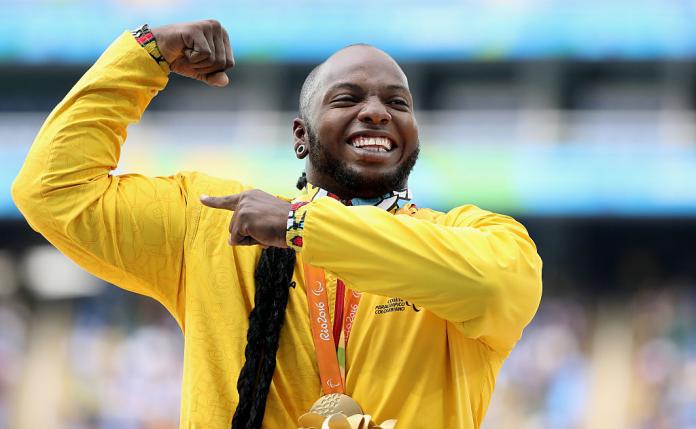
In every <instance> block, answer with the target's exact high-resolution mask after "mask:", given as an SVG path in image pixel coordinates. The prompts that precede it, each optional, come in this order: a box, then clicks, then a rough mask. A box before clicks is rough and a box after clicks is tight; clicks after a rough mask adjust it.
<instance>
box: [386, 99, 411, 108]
mask: <svg viewBox="0 0 696 429" xmlns="http://www.w3.org/2000/svg"><path fill="white" fill-rule="evenodd" d="M389 103H390V104H396V105H399V106H406V107H408V102H407V101H406V100H404V99H401V98H394V99H392V100H389Z"/></svg>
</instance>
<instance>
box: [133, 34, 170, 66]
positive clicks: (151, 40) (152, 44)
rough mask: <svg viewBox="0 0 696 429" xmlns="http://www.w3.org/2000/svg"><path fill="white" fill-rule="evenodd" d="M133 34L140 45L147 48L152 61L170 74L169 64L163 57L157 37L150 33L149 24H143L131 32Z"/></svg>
mask: <svg viewBox="0 0 696 429" xmlns="http://www.w3.org/2000/svg"><path fill="white" fill-rule="evenodd" d="M131 34H133V37H135V40H136V41H137V42H138V43H139V44H140V46H142V47H143V48H145V50H146V51H147V53H148V54H150V56H151V57H152V59H154V60H155V61H157V64H159V65H160V67H162V70H164V71H165V72H166V73H169V64H168V63H167V60H165V59H164V57H163V56H162V53H161V52H160V50H159V46H157V40H155V35H154V34H152V31H150V27H149V26H148V25H147V24H143V25H142V26H141V27H140V28H138V29H136V30H133V31H131Z"/></svg>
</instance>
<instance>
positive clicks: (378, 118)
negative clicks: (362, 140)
mask: <svg viewBox="0 0 696 429" xmlns="http://www.w3.org/2000/svg"><path fill="white" fill-rule="evenodd" d="M358 119H359V120H360V122H367V123H372V124H375V125H377V124H379V125H386V124H388V123H389V122H391V120H392V117H391V114H390V113H389V111H388V110H387V107H386V106H385V105H384V103H382V100H380V99H379V97H369V98H368V99H367V100H366V101H365V104H364V106H363V108H362V110H360V113H358Z"/></svg>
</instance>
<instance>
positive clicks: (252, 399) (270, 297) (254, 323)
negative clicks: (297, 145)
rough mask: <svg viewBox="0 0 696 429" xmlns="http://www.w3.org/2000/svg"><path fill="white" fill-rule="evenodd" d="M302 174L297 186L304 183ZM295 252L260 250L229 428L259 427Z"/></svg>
mask: <svg viewBox="0 0 696 429" xmlns="http://www.w3.org/2000/svg"><path fill="white" fill-rule="evenodd" d="M306 184H307V179H306V175H305V174H304V173H302V176H301V177H300V179H298V182H297V187H298V188H299V189H302V188H304V187H305V186H306ZM295 259H296V255H295V251H294V250H292V249H280V248H276V247H269V248H267V249H264V250H263V251H262V252H261V257H260V258H259V262H258V265H257V266H256V271H255V273H254V281H255V283H256V292H255V293H254V308H253V310H251V314H250V315H249V329H248V331H247V345H246V347H245V349H244V358H245V362H244V366H243V367H242V370H241V371H240V373H239V379H238V381H237V391H238V392H239V404H238V405H237V409H236V410H235V413H234V417H233V418H232V429H259V428H260V427H261V424H262V422H263V416H264V413H265V410H266V400H267V399H268V392H269V390H270V387H271V382H272V380H273V373H274V372H275V367H276V353H277V352H278V346H279V344H280V331H281V328H282V326H283V320H284V316H285V309H286V307H287V304H288V298H289V292H290V289H289V288H290V286H291V282H292V274H293V271H294V269H295Z"/></svg>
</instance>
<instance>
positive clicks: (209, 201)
mask: <svg viewBox="0 0 696 429" xmlns="http://www.w3.org/2000/svg"><path fill="white" fill-rule="evenodd" d="M239 196H240V194H232V195H225V196H223V197H211V196H210V195H205V194H202V195H201V196H200V200H201V204H203V205H204V206H207V207H212V208H214V209H225V210H232V211H234V210H237V203H238V202H239Z"/></svg>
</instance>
